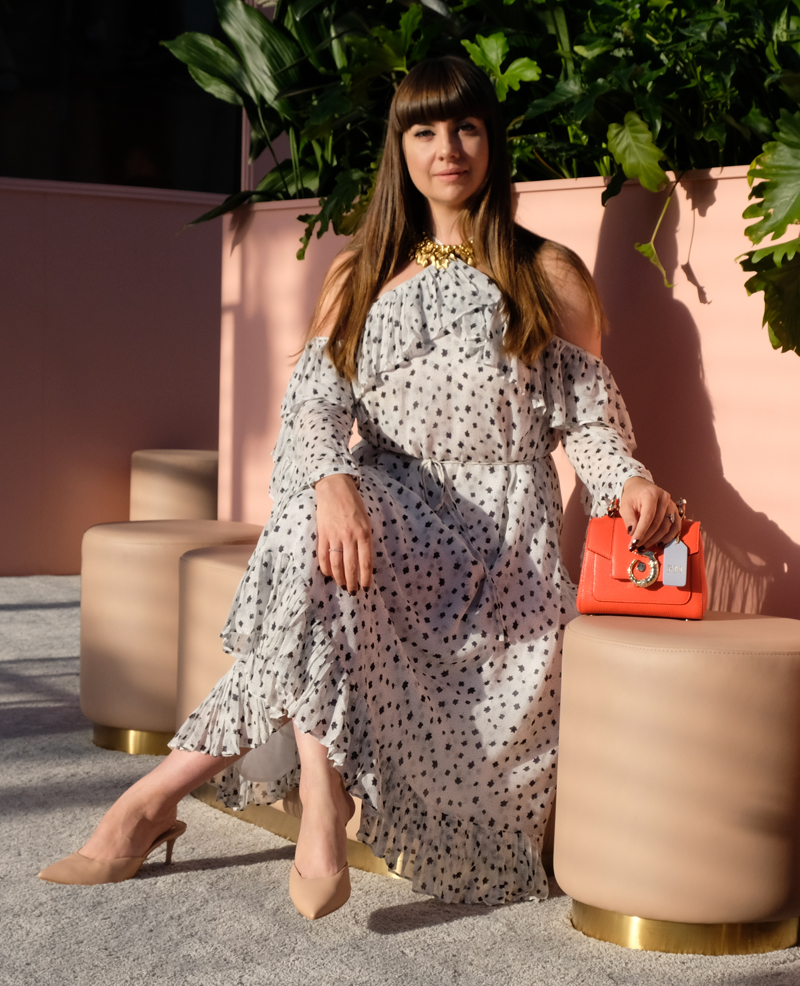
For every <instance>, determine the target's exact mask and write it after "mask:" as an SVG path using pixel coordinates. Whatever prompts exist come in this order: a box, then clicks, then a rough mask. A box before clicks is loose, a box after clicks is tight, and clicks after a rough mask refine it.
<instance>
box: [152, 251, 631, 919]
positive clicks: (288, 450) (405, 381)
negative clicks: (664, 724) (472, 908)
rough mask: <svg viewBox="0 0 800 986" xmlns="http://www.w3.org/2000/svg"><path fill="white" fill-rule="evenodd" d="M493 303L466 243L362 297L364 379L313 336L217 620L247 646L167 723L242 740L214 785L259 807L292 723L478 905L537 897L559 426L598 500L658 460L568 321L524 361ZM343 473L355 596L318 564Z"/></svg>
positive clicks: (551, 752) (283, 762) (420, 865)
mask: <svg viewBox="0 0 800 986" xmlns="http://www.w3.org/2000/svg"><path fill="white" fill-rule="evenodd" d="M499 301H500V295H499V291H498V290H497V288H496V287H495V285H494V283H493V282H492V281H491V280H490V279H489V278H488V277H487V276H486V275H485V274H483V273H481V272H480V271H478V270H475V269H474V268H471V267H468V266H467V265H466V264H464V263H462V262H461V261H454V262H452V263H451V264H450V266H449V267H448V268H447V269H446V270H441V271H440V270H436V269H435V268H434V267H426V268H425V269H423V271H422V272H421V273H419V274H417V275H416V276H414V277H413V278H412V279H411V280H409V281H406V282H405V283H403V284H401V285H400V286H398V287H396V288H394V289H393V290H391V291H388V292H387V293H385V294H384V295H382V296H381V297H380V298H379V299H378V300H377V301H376V302H375V304H374V305H373V306H372V309H371V311H370V314H369V317H368V319H367V322H366V326H365V328H364V331H363V336H362V341H361V346H360V352H359V358H358V378H357V380H356V381H354V382H353V383H352V384H351V383H350V382H349V381H346V380H344V379H342V378H341V377H340V376H339V375H338V374H337V372H336V371H335V369H334V367H333V365H332V364H331V362H330V361H329V359H328V357H327V356H326V354H325V351H324V347H325V340H324V339H313V340H312V341H311V342H309V344H308V345H307V347H306V349H305V351H304V354H303V356H302V358H301V360H300V362H299V363H298V365H297V367H296V369H295V371H294V375H293V377H292V380H291V382H290V385H289V389H288V392H287V394H286V397H285V399H284V402H283V406H282V411H281V413H282V417H283V427H282V430H281V434H280V437H279V440H278V445H277V448H276V450H275V453H274V458H275V468H274V472H273V477H272V484H271V488H270V492H271V494H272V497H273V500H274V508H273V510H272V514H271V516H270V519H269V522H268V524H267V526H266V528H265V530H264V533H263V534H262V536H261V539H260V541H259V543H258V545H257V547H256V549H255V551H254V553H253V556H252V559H251V561H250V565H249V568H248V570H247V573H246V574H245V576H244V577H243V579H242V582H241V584H240V586H239V590H238V592H237V594H236V597H235V599H234V601H233V605H232V608H231V612H230V618H229V620H228V623H227V625H226V626H225V628H224V630H223V640H224V644H225V647H226V649H227V650H228V651H229V652H230V653H232V654H234V655H236V661H235V663H234V665H233V667H232V668H231V670H230V672H229V673H228V674H226V675H225V676H224V677H223V678H222V679H221V681H220V682H219V683H218V685H217V686H216V687H215V689H214V690H213V691H212V693H211V694H210V695H209V696H208V698H207V699H206V700H205V701H204V702H203V704H202V705H201V706H200V707H199V708H198V709H197V710H196V711H195V712H193V713H192V715H191V716H190V717H189V719H188V720H187V721H186V722H185V723H184V724H183V726H182V727H181V728H180V729H179V731H178V733H177V735H176V736H175V738H174V739H173V740H172V743H171V745H172V746H174V747H177V748H179V749H182V750H199V751H202V752H205V753H212V754H233V753H236V752H238V751H239V749H240V748H242V747H252V748H253V750H252V752H251V753H249V754H248V755H247V756H245V757H244V758H243V759H242V760H241V761H239V762H238V763H237V764H236V765H235V766H234V767H232V768H230V769H228V770H226V771H225V772H224V773H223V774H221V775H219V776H218V777H217V778H216V783H217V786H218V796H219V797H220V799H221V800H223V801H224V802H225V803H226V804H227V805H229V806H232V807H234V808H242V807H244V806H245V805H246V804H248V803H253V802H255V803H269V802H271V801H275V800H278V799H279V798H281V797H283V796H284V794H285V793H286V792H287V791H288V790H290V789H291V788H293V787H295V786H296V785H297V783H298V779H299V762H298V760H297V756H296V750H295V748H294V746H293V742H292V740H291V737H290V735H289V734H288V732H287V727H286V722H287V719H291V720H294V722H296V723H297V724H298V725H299V727H300V728H301V729H302V730H304V731H307V732H311V733H313V734H314V736H316V737H317V738H318V739H319V740H320V741H321V742H322V743H323V744H324V745H325V746H326V747H327V748H328V750H329V756H330V758H331V760H333V762H334V763H335V764H336V765H337V767H338V768H339V770H340V772H341V774H342V777H343V779H344V781H345V784H346V786H347V788H348V789H349V790H350V792H351V793H352V794H354V795H357V796H358V797H360V798H361V799H363V811H362V821H361V829H360V833H359V838H360V839H361V840H362V841H363V842H366V843H368V844H369V845H370V846H371V847H372V849H373V851H374V852H375V854H376V855H378V856H381V857H384V858H385V859H386V860H387V862H389V863H390V864H393V865H396V864H397V862H398V860H400V869H401V872H402V873H403V874H404V875H406V876H408V877H410V878H411V879H412V880H413V886H414V889H415V890H418V891H420V892H423V893H427V894H433V895H435V896H438V897H441V898H442V899H443V900H445V901H450V902H455V901H464V902H469V903H478V902H481V903H485V904H500V903H503V902H506V901H512V900H516V899H520V898H532V897H538V898H542V897H545V896H546V895H547V878H546V876H545V873H544V871H543V868H542V864H541V858H540V850H541V841H542V835H543V832H544V827H545V823H546V821H547V817H548V814H549V812H550V809H551V806H552V803H553V796H554V794H555V779H556V754H557V740H558V708H559V679H560V656H561V642H562V636H563V630H564V625H565V624H566V623H567V622H568V621H569V620H570V619H572V617H573V616H574V615H576V614H575V588H574V586H573V585H572V583H571V582H570V580H569V577H568V575H567V574H566V572H565V570H564V568H563V566H562V564H561V561H560V558H559V535H560V528H561V500H560V493H559V486H558V479H557V475H556V471H555V468H554V466H553V461H552V458H551V453H552V452H553V450H554V449H555V448H556V446H557V445H558V443H559V441H562V442H563V443H564V447H565V449H566V452H567V454H568V456H569V457H570V459H571V461H572V463H573V464H574V466H575V468H576V470H577V472H578V474H579V475H580V477H581V479H582V480H583V481H584V483H586V485H587V486H588V488H589V490H590V492H591V495H592V497H593V500H594V503H595V509H596V511H597V512H599V511H601V510H602V509H604V506H605V499H606V498H607V497H613V496H616V495H618V494H619V491H620V489H621V486H622V484H623V483H624V481H625V480H626V479H627V478H628V477H630V476H632V475H640V476H645V477H647V478H649V473H648V472H647V470H646V469H645V468H644V467H643V466H642V465H641V464H640V463H639V462H637V461H636V460H635V459H633V458H632V457H631V451H632V449H633V448H634V445H633V435H632V433H631V429H630V425H629V421H628V417H627V414H626V411H625V407H624V404H623V402H622V398H621V396H620V394H619V391H618V390H617V388H616V386H615V384H614V381H613V379H612V377H611V375H610V373H609V372H608V370H607V369H606V367H605V365H604V364H603V362H602V361H601V360H599V359H596V358H595V357H594V356H592V355H590V354H589V353H587V352H585V351H584V350H581V349H579V348H577V347H575V346H572V345H570V344H569V343H567V342H564V341H563V340H561V339H559V338H554V339H553V340H552V341H551V342H550V344H549V345H548V346H547V348H546V349H545V351H544V353H543V354H542V356H541V358H540V359H539V360H538V361H537V363H536V364H535V365H534V366H532V367H527V366H525V365H523V364H522V363H520V362H519V361H518V360H516V359H513V358H509V357H507V356H506V355H505V354H504V352H503V348H502V338H503V321H502V318H501V314H500V311H499ZM354 418H355V419H357V421H358V430H359V434H360V436H361V439H362V441H361V442H360V444H359V445H357V446H356V447H355V448H354V449H352V450H351V451H349V450H348V443H349V440H350V436H351V429H352V423H353V419H354ZM331 473H347V474H349V475H352V476H353V477H354V478H355V479H356V480H357V482H358V484H359V487H360V491H361V495H362V497H363V500H364V503H365V505H366V508H367V510H368V512H369V515H370V519H371V523H372V530H373V546H374V579H373V583H372V586H371V588H370V589H369V590H368V591H366V592H365V591H364V590H359V592H358V593H357V594H356V595H353V596H351V595H350V594H349V593H348V592H347V591H346V590H343V589H340V588H339V587H338V586H337V585H336V583H335V582H334V581H333V580H332V579H329V578H325V577H324V576H323V575H322V574H321V573H320V571H319V567H318V564H317V556H316V523H315V494H314V492H313V489H312V484H313V483H315V482H316V481H317V480H318V479H320V478H321V477H322V476H326V475H329V474H331ZM282 727H284V728H283V729H282ZM290 729H291V725H289V727H288V730H290ZM287 736H288V738H287Z"/></svg>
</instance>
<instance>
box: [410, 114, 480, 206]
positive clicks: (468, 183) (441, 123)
mask: <svg viewBox="0 0 800 986" xmlns="http://www.w3.org/2000/svg"><path fill="white" fill-rule="evenodd" d="M403 153H404V154H405V159H406V166H407V167H408V173H409V175H410V177H411V181H412V182H413V183H414V185H415V186H416V188H417V189H418V190H419V191H420V192H421V193H422V194H423V195H424V196H425V198H426V199H427V200H428V202H429V203H430V205H431V208H432V209H433V210H434V211H435V212H438V211H439V210H440V209H444V210H445V211H448V212H451V211H452V212H460V211H461V209H462V208H463V207H464V206H465V205H466V203H467V202H468V201H469V199H470V198H471V197H472V196H473V195H474V194H475V192H477V190H478V189H479V188H480V187H481V184H482V183H483V180H484V178H485V177H486V172H487V169H488V167H489V138H488V134H487V132H486V125H485V123H484V122H483V120H481V119H480V118H479V117H476V116H467V117H464V118H463V119H456V120H434V121H432V122H430V123H418V124H416V125H415V126H413V127H410V128H409V129H408V130H406V132H405V133H404V134H403Z"/></svg>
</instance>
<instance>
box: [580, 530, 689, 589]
mask: <svg viewBox="0 0 800 986" xmlns="http://www.w3.org/2000/svg"><path fill="white" fill-rule="evenodd" d="M700 537H701V535H700V522H699V521H697V520H684V521H683V526H682V529H681V540H682V541H683V542H684V544H685V545H686V547H687V549H688V552H689V554H690V555H693V554H695V553H696V552H697V551H699V550H700V544H701V540H700ZM630 543H631V537H630V534H628V532H627V530H626V528H625V521H624V520H623V519H622V518H621V517H595V518H594V519H592V520H591V521H589V529H588V531H587V534H586V550H587V551H589V552H592V553H593V554H597V555H602V556H603V557H604V558H608V559H610V560H611V577H612V578H615V579H624V580H626V581H627V580H628V569H629V567H630V564H631V562H632V561H633V559H634V558H635V557H636V555H635V553H634V552H631V551H630V549H629V547H628V546H629V545H630ZM655 554H656V557H657V558H658V560H659V564H660V563H661V562H662V561H663V557H664V549H663V548H658V549H657V550H656V552H655Z"/></svg>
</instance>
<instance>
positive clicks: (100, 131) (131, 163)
mask: <svg viewBox="0 0 800 986" xmlns="http://www.w3.org/2000/svg"><path fill="white" fill-rule="evenodd" d="M183 31H201V32H203V33H206V34H212V35H214V36H215V37H219V38H222V34H221V31H220V29H219V25H218V23H217V19H216V16H215V14H214V6H213V3H212V0H0V175H2V176H4V177H13V178H39V179H49V180H56V181H73V182H96V183H101V184H110V185H138V186H148V187H154V188H172V189H183V190H187V191H198V192H221V193H226V194H230V193H231V192H234V191H238V189H239V158H240V132H241V110H240V109H239V107H237V106H231V105H228V104H227V103H223V102H221V101H220V100H218V99H215V98H214V97H213V96H210V95H208V94H207V93H205V92H203V90H202V89H200V87H199V86H198V85H197V84H196V83H195V82H194V81H193V80H192V78H191V77H190V76H189V73H188V71H187V70H186V67H185V66H184V65H182V64H181V63H180V62H178V61H177V60H176V59H175V58H174V57H173V56H172V55H171V54H170V53H169V52H168V51H167V50H166V48H163V47H161V46H160V45H159V41H162V40H169V39H172V38H175V37H177V35H178V34H181V33H182V32H183Z"/></svg>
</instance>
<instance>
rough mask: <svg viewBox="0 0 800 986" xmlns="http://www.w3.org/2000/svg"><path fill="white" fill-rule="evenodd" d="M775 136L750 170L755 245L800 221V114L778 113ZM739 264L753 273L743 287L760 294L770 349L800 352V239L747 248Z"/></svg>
mask: <svg viewBox="0 0 800 986" xmlns="http://www.w3.org/2000/svg"><path fill="white" fill-rule="evenodd" d="M773 136H774V138H775V139H774V140H773V141H770V142H768V143H766V144H765V145H764V150H763V151H762V153H761V154H759V156H758V157H757V158H756V159H755V161H754V162H753V164H752V166H751V168H750V171H749V172H748V179H749V180H750V184H751V186H753V190H752V192H751V193H750V197H751V198H755V199H756V200H757V201H756V202H754V203H753V204H752V205H750V206H748V207H747V208H746V209H745V211H744V213H743V218H744V219H757V220H758V221H757V222H755V223H753V224H752V225H750V226H748V227H747V228H746V229H745V232H746V233H747V235H748V236H749V237H750V240H751V241H752V242H753V243H755V244H758V243H761V242H762V240H764V239H765V237H767V236H769V235H770V234H771V237H772V239H773V240H777V239H779V238H780V237H782V236H784V235H785V234H786V230H787V229H788V227H789V226H790V225H797V224H798V223H800V113H798V112H796V113H793V114H792V113H788V112H787V111H786V110H782V111H781V115H780V121H779V124H778V129H777V131H776V132H775V133H774V134H773ZM754 182H757V184H755V185H753V183H754ZM740 263H741V265H742V268H743V269H744V270H745V271H749V272H753V276H752V277H750V278H749V279H748V280H747V282H746V283H745V287H746V288H747V292H748V294H753V293H754V292H756V291H763V292H764V324H765V325H766V326H767V329H768V331H769V339H770V342H771V343H772V345H773V347H774V348H775V349H780V350H781V351H782V352H788V351H789V350H793V351H794V352H797V353H800V238H796V239H793V240H789V241H788V242H783V243H777V244H774V245H771V246H765V247H761V248H760V249H757V250H751V251H749V252H748V253H746V254H745V255H744V257H743V258H741V259H740Z"/></svg>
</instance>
